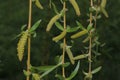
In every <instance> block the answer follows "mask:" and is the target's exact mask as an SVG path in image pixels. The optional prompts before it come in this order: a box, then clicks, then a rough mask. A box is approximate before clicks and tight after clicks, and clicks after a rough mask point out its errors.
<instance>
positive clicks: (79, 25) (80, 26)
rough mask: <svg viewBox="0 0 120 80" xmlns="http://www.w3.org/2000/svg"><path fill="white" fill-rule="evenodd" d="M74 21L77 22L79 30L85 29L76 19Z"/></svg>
mask: <svg viewBox="0 0 120 80" xmlns="http://www.w3.org/2000/svg"><path fill="white" fill-rule="evenodd" d="M76 23H77V25H78V27H79V28H80V29H81V30H84V29H85V28H84V27H83V25H82V24H81V23H80V22H78V21H76Z"/></svg>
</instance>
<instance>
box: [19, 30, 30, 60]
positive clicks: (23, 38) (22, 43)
mask: <svg viewBox="0 0 120 80" xmlns="http://www.w3.org/2000/svg"><path fill="white" fill-rule="evenodd" d="M27 38H28V30H26V31H25V32H23V34H22V36H21V38H20V40H19V42H18V44H17V52H18V54H17V55H18V58H19V60H20V61H22V59H23V55H24V48H25V44H26V42H27Z"/></svg>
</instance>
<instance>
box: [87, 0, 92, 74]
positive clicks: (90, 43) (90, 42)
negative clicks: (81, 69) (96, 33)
mask: <svg viewBox="0 0 120 80" xmlns="http://www.w3.org/2000/svg"><path fill="white" fill-rule="evenodd" d="M90 6H91V7H92V6H93V0H90ZM92 16H93V15H92V12H90V24H92V20H93V18H92ZM89 35H90V39H89V52H88V54H89V56H88V61H89V72H88V73H89V74H90V75H91V70H92V69H91V68H92V61H91V56H92V53H91V52H92V37H91V35H92V32H91V31H90V32H89Z"/></svg>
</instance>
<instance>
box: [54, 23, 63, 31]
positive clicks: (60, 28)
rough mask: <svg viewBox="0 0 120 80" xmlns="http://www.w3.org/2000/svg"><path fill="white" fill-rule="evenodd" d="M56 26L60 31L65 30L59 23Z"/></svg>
mask: <svg viewBox="0 0 120 80" xmlns="http://www.w3.org/2000/svg"><path fill="white" fill-rule="evenodd" d="M55 25H56V27H57V28H58V29H59V30H61V31H63V30H64V28H63V26H62V25H61V24H60V23H59V22H55Z"/></svg>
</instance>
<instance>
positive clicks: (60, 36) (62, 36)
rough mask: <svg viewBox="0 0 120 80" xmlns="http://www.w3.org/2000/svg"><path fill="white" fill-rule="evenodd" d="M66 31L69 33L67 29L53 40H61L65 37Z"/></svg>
mask: <svg viewBox="0 0 120 80" xmlns="http://www.w3.org/2000/svg"><path fill="white" fill-rule="evenodd" d="M66 33H67V32H66V30H64V31H63V32H61V34H60V35H58V36H56V37H54V38H53V39H52V40H53V41H55V42H58V41H59V40H61V39H62V38H64V37H65V35H66Z"/></svg>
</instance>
